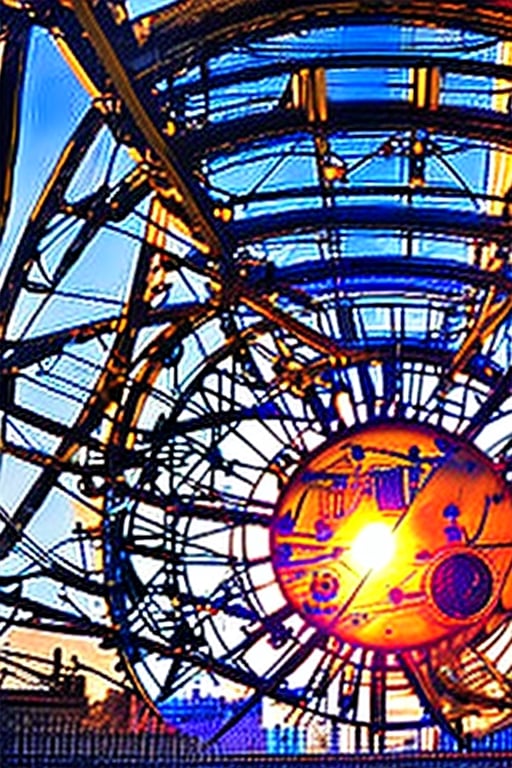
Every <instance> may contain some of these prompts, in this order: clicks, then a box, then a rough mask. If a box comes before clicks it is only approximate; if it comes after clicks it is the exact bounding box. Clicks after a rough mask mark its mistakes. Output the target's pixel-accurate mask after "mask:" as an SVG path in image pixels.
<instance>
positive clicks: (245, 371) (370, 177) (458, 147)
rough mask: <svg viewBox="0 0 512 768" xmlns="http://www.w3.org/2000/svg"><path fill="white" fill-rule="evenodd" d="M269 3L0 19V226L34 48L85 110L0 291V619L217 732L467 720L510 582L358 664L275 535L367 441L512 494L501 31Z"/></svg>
mask: <svg viewBox="0 0 512 768" xmlns="http://www.w3.org/2000/svg"><path fill="white" fill-rule="evenodd" d="M278 5H279V9H278V10H275V9H274V10H273V11H272V12H271V13H270V12H268V9H267V8H266V4H265V3H263V2H258V1H257V0H252V2H245V3H244V6H243V7H244V10H243V13H242V12H241V11H240V7H239V4H238V3H235V2H232V1H231V0H225V1H224V2H222V1H221V0H212V2H210V3H205V4H203V3H195V4H194V5H193V7H192V6H190V4H188V5H187V3H185V2H183V3H180V2H176V3H172V4H170V5H169V6H167V7H166V8H163V9H158V10H155V11H153V12H151V13H150V14H148V15H146V16H137V3H135V2H134V3H132V10H131V12H130V9H128V8H126V7H125V6H124V4H123V3H122V2H104V0H98V2H96V3H95V4H94V7H93V5H92V4H90V3H88V2H86V0H69V2H62V3H59V2H56V1H55V2H52V1H51V0H48V1H43V0H41V1H39V0H38V1H37V2H36V0H34V1H33V2H32V3H30V2H24V1H23V2H22V1H21V0H20V2H17V0H9V1H8V2H7V0H4V2H3V3H2V4H1V5H0V19H1V20H2V51H3V60H2V75H1V79H0V91H1V93H2V94H3V95H2V99H3V103H5V104H6V105H7V106H8V109H7V110H6V114H7V117H5V118H4V117H3V116H2V130H3V131H4V133H5V135H6V136H7V137H8V139H9V140H8V141H7V142H6V143H5V147H6V149H4V148H2V149H1V152H2V153H3V157H2V160H1V162H2V171H3V180H2V184H3V187H2V191H3V208H2V225H3V224H4V223H5V220H6V217H7V212H8V209H9V201H10V198H11V193H12V169H13V163H14V154H15V148H16V145H17V139H18V123H19V116H20V99H21V96H22V93H23V73H24V72H25V69H26V67H25V62H26V59H27V50H28V44H29V40H30V37H31V35H32V36H34V35H44V36H46V38H50V37H51V38H52V39H53V41H54V43H55V45H56V46H57V48H58V49H59V51H60V52H61V53H62V56H63V57H64V58H65V60H66V61H67V62H68V64H69V66H70V67H71V68H72V69H73V71H74V73H75V74H76V75H77V76H78V77H79V79H80V82H81V83H82V85H83V87H84V88H85V89H86V91H87V93H88V98H89V107H88V108H87V109H86V111H85V112H84V113H83V114H82V115H81V116H80V118H79V119H78V120H77V124H76V127H75V129H74V132H73V134H72V135H71V136H70V137H69V141H68V142H67V144H66V146H65V147H64V148H63V150H62V153H61V155H60V157H59V159H58V160H57V162H56V164H55V167H54V169H53V171H52V173H51V175H50V176H49V178H48V181H47V182H46V185H45V186H44V190H43V192H42V193H41V195H40V196H39V198H38V199H37V200H36V201H35V203H34V205H33V207H32V210H31V212H30V214H29V215H28V217H27V219H26V224H25V225H24V228H23V229H22V231H21V232H20V233H19V237H18V240H17V244H16V245H15V246H12V247H10V248H9V252H8V254H7V259H8V266H7V271H6V275H5V278H4V281H3V285H2V287H1V289H0V328H1V380H0V407H1V412H2V416H1V442H2V469H1V472H2V501H1V503H2V506H1V508H0V510H1V526H0V557H1V577H0V579H1V581H0V604H1V605H2V609H1V617H2V628H3V630H4V632H5V635H6V637H7V636H8V634H9V632H10V631H11V629H12V628H13V627H15V626H21V627H28V628H36V629H37V630H38V631H56V632H64V633H71V634H80V635H81V634H84V635H91V636H96V637H101V638H103V642H104V644H105V645H107V646H113V647H116V648H118V649H119V651H120V653H121V655H122V657H123V659H124V662H125V665H126V667H127V668H128V669H129V670H130V672H131V674H132V675H133V676H134V678H135V679H136V680H137V681H138V685H139V686H140V688H141V690H143V692H144V693H145V695H146V696H147V697H149V698H150V699H151V700H152V701H154V702H155V703H156V704H157V705H158V706H160V705H163V704H165V702H167V701H169V700H171V699H172V697H173V696H180V695H182V694H183V692H184V691H187V690H189V689H190V687H191V686H193V685H195V684H196V683H197V681H198V680H202V681H204V680H206V681H208V680H211V681H213V683H212V684H215V685H217V684H218V683H219V682H220V683H221V684H222V685H225V686H227V687H228V688H229V690H230V691H232V692H233V695H234V696H236V697H238V698H240V700H243V702H244V703H243V706H242V707H241V709H239V711H238V713H237V715H236V718H235V719H239V718H241V717H242V716H243V714H244V713H246V712H248V711H249V710H250V709H251V707H253V706H254V705H255V704H256V703H257V702H259V701H260V700H261V699H262V698H270V699H274V700H276V701H278V702H281V703H282V704H283V707H284V711H286V712H287V715H286V717H287V718H288V720H289V721H290V722H291V721H293V722H299V721H303V720H304V719H306V720H307V719H308V718H311V717H313V718H314V717H317V716H321V717H323V718H325V719H327V720H331V721H333V722H340V723H344V724H347V725H348V726H350V725H366V726H368V728H369V729H370V732H371V733H373V734H382V733H383V732H384V731H385V730H386V729H393V728H395V729H397V728H404V727H405V726H407V725H409V724H412V725H416V726H418V725H420V724H424V723H433V722H440V723H441V724H442V725H443V726H445V727H448V728H455V727H456V725H457V724H458V725H457V727H459V728H460V723H462V727H463V729H465V730H466V731H474V732H484V731H486V730H489V729H494V728H497V727H499V726H501V725H503V724H505V723H507V722H508V720H509V717H510V709H509V707H510V705H511V703H512V689H511V687H510V685H511V684H510V677H509V675H510V671H511V667H512V657H511V655H510V651H509V645H510V639H511V634H512V626H511V625H510V608H511V607H512V601H510V600H509V596H508V591H509V590H508V588H507V584H508V582H507V573H505V571H506V570H507V568H508V565H507V564H506V565H503V566H500V567H501V568H502V571H503V573H502V575H501V576H500V578H496V579H495V580H494V582H493V586H492V589H493V590H494V591H493V596H492V599H491V598H490V597H489V598H486V600H487V602H485V600H484V609H482V610H483V614H482V616H481V615H480V614H478V621H477V620H476V619H475V618H474V616H473V615H471V616H470V619H471V620H469V622H466V623H464V622H465V621H466V619H464V621H463V622H462V628H461V627H459V628H458V631H457V633H456V634H455V635H454V634H453V632H452V633H451V634H450V631H449V630H447V631H446V633H445V636H444V637H443V638H442V639H441V640H437V641H436V642H429V643H427V644H425V645H422V644H421V643H418V645H417V646H416V647H413V648H410V647H407V648H406V647H404V642H403V641H400V642H398V643H397V647H379V646H378V644H377V645H375V644H374V645H373V646H369V645H365V644H364V643H360V644H358V643H357V642H356V641H352V642H349V641H347V640H346V639H345V636H344V634H343V632H341V634H340V633H335V632H332V631H330V629H329V626H327V625H325V626H319V625H318V623H315V622H314V621H313V620H311V619H310V617H308V615H306V611H305V609H304V610H302V608H301V607H300V605H301V604H300V603H297V604H295V603H294V602H293V600H290V599H288V597H287V595H286V589H283V585H282V584H281V583H280V581H279V578H278V576H279V568H278V567H276V561H277V555H276V553H275V551H274V550H275V547H274V546H273V544H272V541H273V540H274V539H275V537H276V535H277V534H275V528H276V509H278V508H279V509H281V510H282V504H281V502H280V501H279V500H280V499H282V498H283V496H282V494H283V493H285V491H286V488H287V487H289V485H290V483H291V482H293V478H296V477H297V472H299V473H300V471H301V467H302V468H303V467H304V466H306V465H307V464H308V462H309V461H310V457H311V456H312V455H316V453H315V452H319V451H320V452H321V451H322V450H324V448H325V446H328V445H331V444H336V442H337V441H341V440H347V439H348V437H349V436H350V435H352V434H355V435H357V434H358V430H359V431H360V430H363V431H364V429H366V428H368V426H369V425H372V424H376V423H382V422H386V423H395V422H396V423H400V424H401V425H402V427H401V429H403V430H405V432H407V425H409V424H414V425H423V426H426V427H427V429H428V430H434V431H435V432H436V434H449V435H451V439H453V440H455V442H456V444H457V445H467V446H471V451H473V450H475V451H478V452H479V453H478V455H479V456H481V457H482V461H483V462H484V463H485V462H487V463H486V464H485V465H486V467H492V472H493V473H494V474H495V475H496V477H499V478H500V480H499V482H500V483H502V484H503V488H504V489H505V490H504V491H503V493H504V494H505V495H506V494H508V487H507V485H506V483H507V481H508V479H509V475H510V470H511V463H512V441H511V435H510V423H511V422H510V418H511V417H510V411H511V406H512V399H511V393H510V391H511V390H510V388H511V381H512V376H511V373H510V370H511V369H510V363H511V355H512V341H511V325H510V310H511V308H512V300H511V298H510V297H511V293H510V290H511V286H512V276H511V271H510V247H511V240H510V237H511V230H510V214H511V205H512V174H511V168H512V165H511V147H512V133H511V125H512V123H511V107H510V104H511V97H512V68H511V66H510V62H511V57H512V49H511V47H510V44H509V43H508V42H507V38H508V37H509V36H510V32H511V30H512V15H511V12H510V10H509V8H508V3H501V4H500V3H497V2H496V3H494V4H487V6H486V8H484V9H479V8H478V7H477V6H476V4H474V3H472V4H471V6H472V12H471V14H465V13H464V9H465V5H466V4H465V3H462V2H459V3H457V2H452V3H450V4H445V3H428V2H427V3H421V4H420V5H421V7H420V8H419V9H417V8H416V4H415V3H410V2H409V3H400V2H397V3H388V4H387V5H386V14H385V15H383V14H382V12H381V9H380V7H379V5H380V4H379V3H372V2H370V3H364V4H363V3H362V4H360V7H359V8H357V6H358V4H357V3H343V2H338V3H336V2H332V3H324V4H321V3H319V4H316V3H314V2H311V3H308V4H306V5H304V4H298V3H294V2H283V3H280V4H278ZM317 5H318V7H317ZM427 20H428V21H429V22H430V23H429V24H428V25H427V24H425V23H423V22H426V21H427ZM403 425H405V426H403ZM468 450H469V449H468ZM390 455H391V454H390ZM484 457H488V458H484ZM355 459H357V456H355ZM356 463H357V462H356ZM388 463H389V462H388ZM385 464H386V463H385ZM420 464H421V461H420V462H419V464H418V458H417V457H416V459H414V460H412V459H409V460H405V459H404V460H402V459H401V460H400V461H399V462H398V465H397V466H398V470H399V472H398V474H397V473H396V472H395V475H394V480H392V482H393V483H395V485H396V483H398V485H400V483H402V477H403V476H405V474H407V473H409V475H410V473H411V471H412V468H414V466H417V467H419V471H420V475H421V472H422V471H423V470H424V467H423V469H421V466H420ZM394 466H395V470H396V465H394ZM379 467H381V465H380V464H379V465H378V466H377V469H375V470H372V472H374V474H375V472H376V473H377V474H378V472H379V471H380V470H379ZM386 468H389V467H388V464H386ZM381 469H382V467H381ZM354 472H356V468H355V465H354V466H353V467H352V468H351V469H350V471H348V475H347V477H351V476H352V475H353V474H354ZM489 472H491V469H489ZM341 474H343V473H341ZM370 474H371V473H370ZM409 475H408V476H409ZM340 477H341V475H340V476H339V477H338V480H340ZM422 477H423V476H422ZM397 478H398V479H397ZM374 479H375V477H374ZM340 482H341V481H340ZM347 482H349V481H348V480H347ZM350 482H351V481H350ZM372 482H373V481H372ZM376 482H377V481H376ZM390 482H391V481H390ZM496 482H498V480H497V481H496ZM329 483H330V481H328V482H327V483H326V484H324V486H322V488H321V490H323V492H324V496H325V497H326V499H325V500H324V501H325V504H326V505H327V506H328V505H329V504H332V503H333V500H332V496H333V495H336V494H337V493H338V492H339V483H338V485H336V486H334V485H332V484H331V485H330V484H329ZM341 484H342V483H341ZM377 484H378V483H377ZM425 487H426V486H425ZM394 492H395V493H398V491H397V490H396V488H395V491H394ZM368 493H369V494H370V496H371V494H372V491H371V489H370V491H368ZM390 493H391V491H390ZM338 495H339V493H338ZM401 498H402V497H401ZM408 498H409V501H407V500H405V501H404V500H403V499H402V501H401V502H400V503H401V504H402V505H406V504H409V503H410V502H411V499H412V496H411V497H408ZM448 501H450V500H449V499H448V500H447V504H448ZM322 503H324V502H322ZM358 503H359V502H358ZM390 503H391V502H388V504H390ZM393 503H395V502H393ZM398 503H399V502H396V504H398ZM318 504H319V505H320V502H318ZM396 504H395V506H396ZM280 505H281V506H280ZM318 508H319V509H320V506H319V507H318ZM459 512H460V510H459ZM462 512H463V515H467V516H468V520H469V521H470V522H469V523H468V525H469V524H470V523H471V520H476V521H477V522H475V523H474V525H475V526H476V528H475V532H474V535H473V536H472V539H471V542H469V540H468V541H466V542H465V543H466V545H467V546H468V547H471V548H472V551H475V552H477V551H479V550H478V547H479V542H480V540H481V538H482V536H484V534H485V531H484V529H485V525H486V523H485V521H484V522H481V523H479V522H478V521H479V520H480V518H479V517H478V515H480V514H481V512H480V511H478V510H476V509H473V508H471V507H470V509H469V512H468V511H467V510H463V511H462ZM485 514H487V513H485ZM456 516H457V515H456V514H454V515H452V519H451V522H452V523H453V524H454V525H455V522H456V521H455V518H456ZM447 517H448V518H449V514H445V518H447ZM279 519H281V518H279ZM486 519H487V518H486ZM500 526H501V528H500V535H499V536H498V538H494V539H493V544H492V546H490V545H489V544H488V543H487V544H485V546H486V547H487V548H488V549H489V548H490V550H491V555H490V556H489V557H491V559H492V556H493V555H492V551H493V548H494V546H495V547H496V548H497V549H499V550H500V551H501V552H503V551H505V552H506V558H509V557H510V550H511V549H512V538H511V529H510V522H508V519H507V517H506V515H501V517H500ZM483 531H484V533H482V532H483ZM273 532H274V533H273ZM461 535H462V534H461ZM484 538H485V536H484ZM458 541H459V544H460V542H461V541H462V540H461V539H459V540H458ZM462 543H464V542H463V541H462ZM482 547H484V544H482ZM506 563H508V560H507V561H506ZM292 565H293V563H292ZM411 568H412V566H411ZM489 568H491V566H489ZM491 570H492V568H491ZM325 589H327V587H325ZM498 592H499V594H498ZM395 596H396V593H395ZM297 599H298V598H297ZM317 602H319V603H321V602H322V600H321V599H320V598H318V600H317ZM491 604H492V606H491ZM489 606H491V607H492V609H491V607H489ZM480 608H481V606H480ZM480 608H479V610H480ZM369 610H370V612H371V610H372V608H371V606H370V609H369ZM468 610H469V609H468ZM484 614H485V615H484ZM466 618H467V617H466ZM232 724H233V723H232V721H230V722H227V723H226V724H225V729H228V728H229V727H230V726H231V725H232Z"/></svg>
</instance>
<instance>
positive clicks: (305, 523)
mask: <svg viewBox="0 0 512 768" xmlns="http://www.w3.org/2000/svg"><path fill="white" fill-rule="evenodd" d="M511 512H512V503H511V497H510V493H509V491H508V489H507V487H506V484H505V482H504V481H503V480H502V479H501V477H500V476H499V475H498V474H497V473H496V471H495V469H494V468H493V466H492V464H491V463H490V462H489V460H488V459H487V458H485V457H484V456H483V455H482V454H481V453H480V452H479V451H477V450H476V449H475V448H474V447H472V446H469V445H466V444H465V443H463V442H462V441H461V440H459V439H454V438H452V437H450V436H448V435H447V434H445V433H441V432H440V431H437V430H435V429H432V428H430V427H424V426H419V425H412V424H405V423H397V422H388V423H382V424H379V425H373V426H368V427H365V428H362V429H360V430H358V431H357V432H355V433H352V434H351V435H350V436H346V437H342V438H341V439H339V440H338V441H336V442H332V443H330V444H329V446H328V447H324V448H322V450H320V451H319V452H316V453H315V454H314V455H313V456H312V457H311V458H310V459H309V460H308V461H307V462H306V463H305V464H303V465H302V466H301V468H300V469H299V470H298V471H297V472H296V474H295V475H294V476H293V478H292V479H291V481H290V482H289V483H288V485H287V486H286V488H285V489H284V490H283V492H282V493H281V496H280V500H279V503H278V506H277V508H276V512H275V515H274V520H273V523H272V562H273V566H274V570H275V573H276V576H277V578H278V581H279V583H280V585H281V588H282V590H283V592H284V595H285V597H286V599H287V600H288V602H289V603H290V604H291V605H292V606H293V607H294V608H295V609H296V610H297V611H298V612H299V613H300V614H301V615H302V616H303V617H304V619H306V620H307V621H308V622H310V623H311V624H312V625H314V626H315V627H317V628H319V629H321V630H324V631H325V632H327V633H329V634H331V635H334V636H336V637H338V638H339V639H341V640H345V641H348V642H350V643H352V644H355V645H361V646H366V647H373V648H384V649H389V650H392V649H399V648H412V647H421V646H425V645H428V644H430V643H432V642H435V641H437V640H439V639H441V638H443V637H446V636H448V635H450V634H453V633H456V632H457V631H460V630H467V629H468V628H470V627H473V626H474V627H475V628H478V627H479V626H481V624H482V623H483V622H484V621H485V620H486V619H487V618H488V617H489V615H490V613H491V612H492V611H493V609H494V607H495V606H496V603H497V600H498V598H499V594H500V590H501V588H502V586H503V583H504V580H505V577H506V575H507V571H508V569H509V567H510V563H511V556H512V546H511V544H510V541H511V538H512V537H511V535H510V534H511V530H510V529H511V523H510V520H511Z"/></svg>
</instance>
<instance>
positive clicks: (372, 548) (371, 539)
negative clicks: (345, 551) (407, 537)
mask: <svg viewBox="0 0 512 768" xmlns="http://www.w3.org/2000/svg"><path fill="white" fill-rule="evenodd" d="M350 551H351V554H352V558H353V560H354V561H355V562H356V563H357V565H358V566H359V567H360V568H362V569H364V570H365V571H369V570H373V571H374V570H380V569H381V568H384V566H386V565H387V564H388V563H389V562H390V561H391V559H392V558H393V555H394V554H395V539H394V536H393V531H392V529H391V527H390V526H389V525H386V523H369V524H368V525H366V526H365V527H364V528H363V529H362V530H361V531H360V533H358V535H357V536H356V537H355V539H354V541H353V543H352V546H351V548H350Z"/></svg>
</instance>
